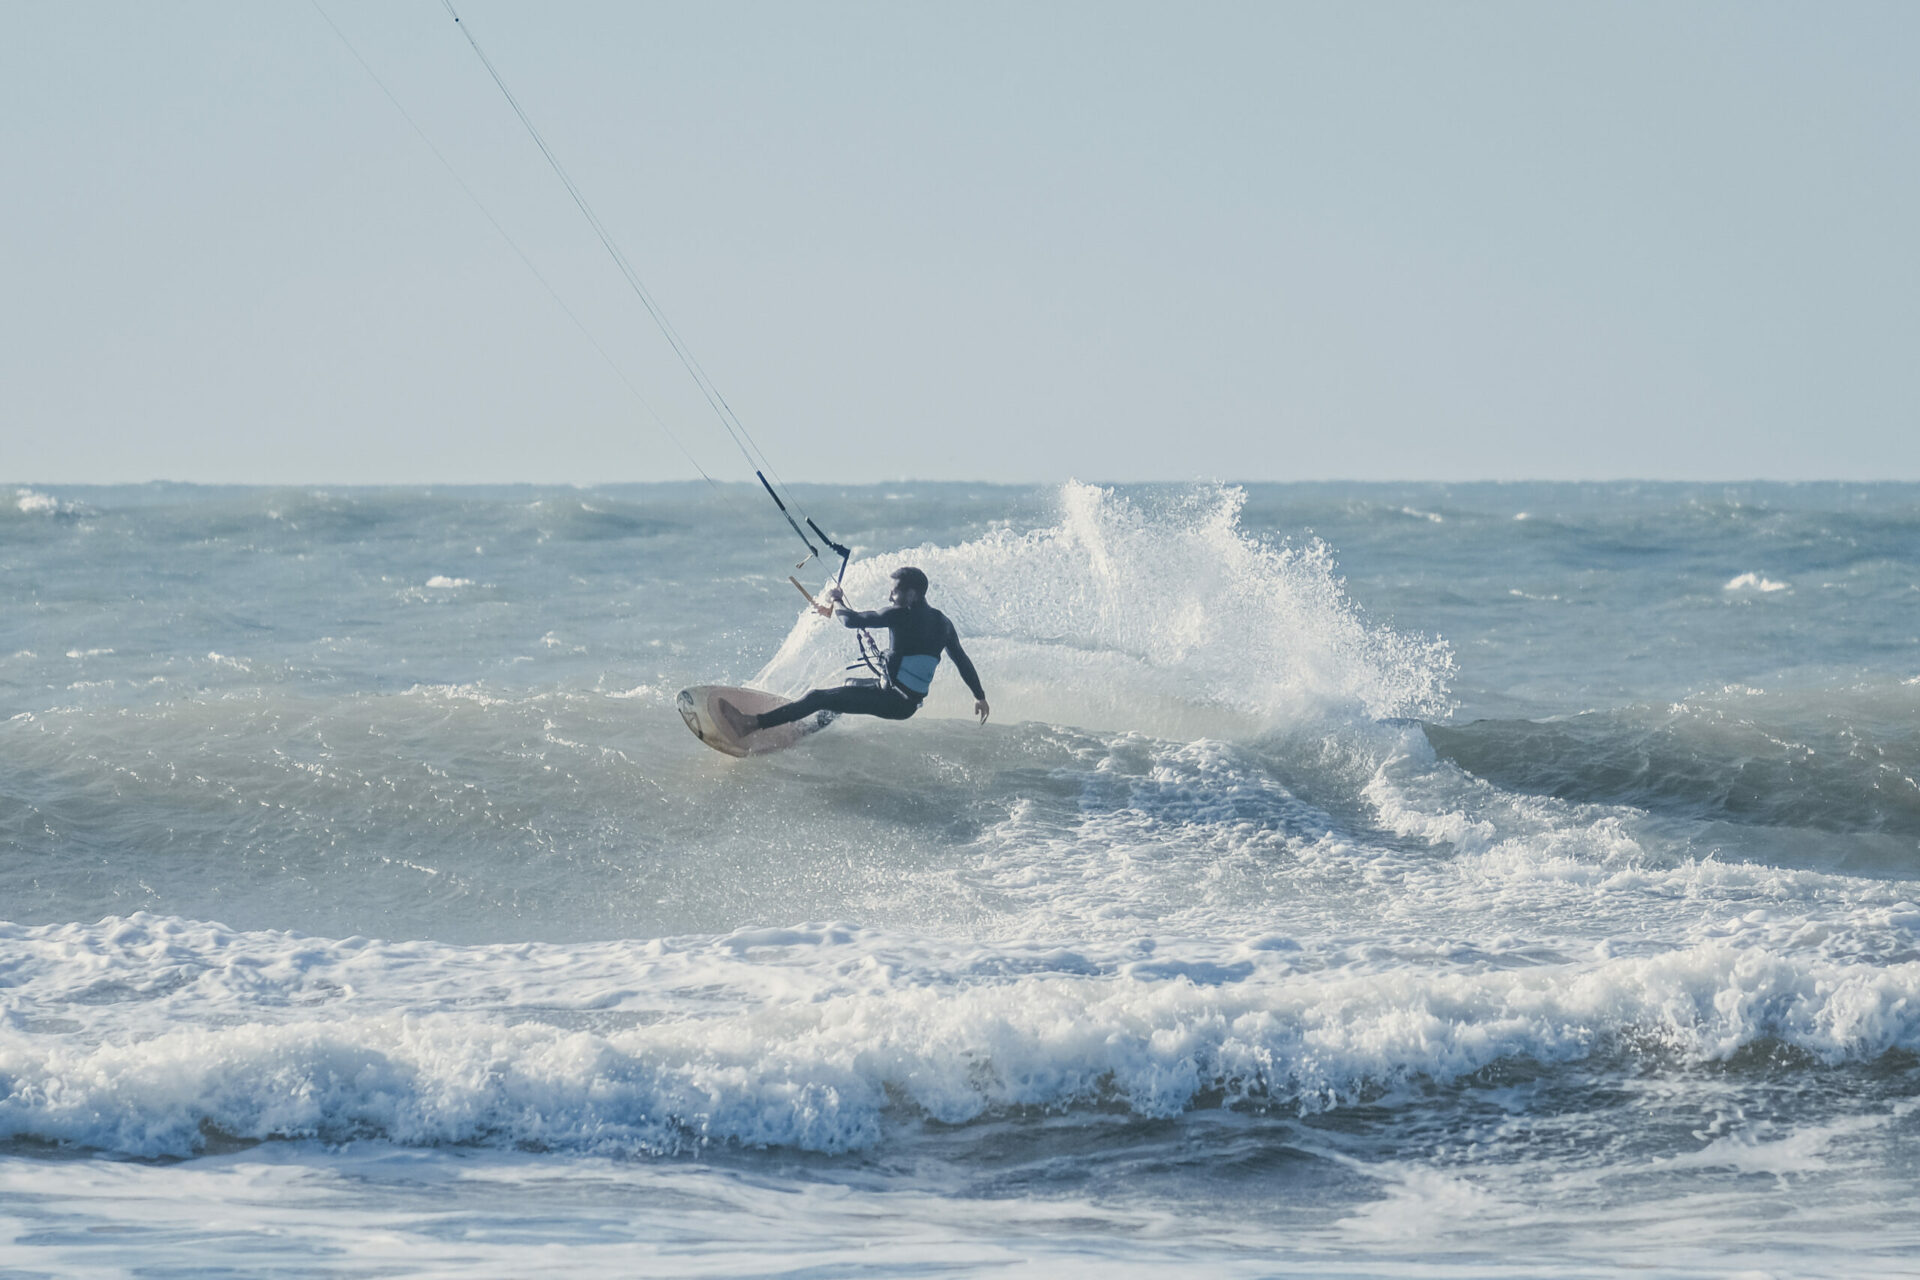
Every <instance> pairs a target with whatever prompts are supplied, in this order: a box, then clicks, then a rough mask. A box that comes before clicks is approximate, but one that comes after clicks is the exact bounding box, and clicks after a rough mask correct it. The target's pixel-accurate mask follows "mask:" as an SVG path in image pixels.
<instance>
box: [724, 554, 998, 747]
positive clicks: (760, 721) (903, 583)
mask: <svg viewBox="0 0 1920 1280" xmlns="http://www.w3.org/2000/svg"><path fill="white" fill-rule="evenodd" d="M827 599H828V601H830V602H831V603H832V604H833V605H834V614H835V615H836V616H837V617H838V618H839V619H840V621H841V622H842V623H843V624H844V625H846V626H848V627H860V628H865V629H868V630H877V629H879V628H881V627H885V628H886V629H887V630H888V632H890V633H891V636H892V643H891V644H890V645H889V646H888V654H887V669H886V679H885V681H884V682H883V683H881V684H879V685H877V686H876V685H871V684H868V685H845V686H842V687H840V688H838V689H815V690H813V691H812V692H811V693H809V694H807V696H806V697H804V698H801V699H800V700H799V701H798V702H789V703H788V704H786V705H785V706H783V707H776V708H774V709H773V710H772V711H767V712H763V713H761V714H760V715H757V716H756V715H748V714H746V713H745V712H743V711H741V710H740V709H739V708H738V707H736V706H734V705H733V704H732V703H731V702H728V701H727V700H726V699H725V698H721V699H718V700H717V701H716V702H715V704H714V709H715V711H716V713H717V714H718V716H719V718H720V720H721V721H722V722H723V723H724V724H725V726H726V729H727V731H728V732H730V733H732V734H733V735H734V736H735V737H737V738H744V737H746V736H747V735H748V734H750V733H755V732H758V731H759V730H761V729H771V728H773V727H774V726H775V725H782V724H790V723H792V722H793V721H795V720H802V719H805V718H806V717H807V716H810V715H812V714H813V713H814V712H816V711H836V712H839V713H841V714H843V715H855V716H879V717H880V718H881V719H883V720H905V719H908V718H909V717H911V716H912V715H913V713H914V712H916V711H918V710H919V709H920V704H921V703H922V702H924V701H925V700H926V697H927V690H928V689H929V688H931V687H932V685H933V674H934V672H935V671H936V670H937V669H938V668H939V666H940V655H941V654H943V653H944V654H946V655H948V656H950V657H951V658H952V659H953V665H954V668H955V669H956V670H958V671H959V672H960V678H961V679H962V680H965V681H966V682H967V688H968V689H970V690H971V691H972V692H973V711H974V714H975V715H977V716H979V717H980V723H981V724H985V723H986V722H987V712H988V708H987V693H986V690H985V689H983V688H981V687H980V675H979V673H978V672H977V671H975V670H974V669H973V660H972V659H971V658H969V657H967V651H966V650H965V649H962V648H961V647H960V636H959V633H958V632H956V631H955V630H954V629H953V623H952V622H950V621H948V620H947V615H946V614H944V613H942V612H940V611H939V610H938V609H936V608H934V607H933V606H932V605H930V604H928V603H927V575H926V574H924V573H922V572H921V571H920V570H918V569H914V568H911V567H908V568H901V569H895V570H894V571H893V592H892V594H891V595H890V596H889V597H888V599H889V600H891V601H892V607H891V608H887V609H877V610H874V611H873V612H870V613H863V612H861V611H860V610H858V609H849V608H847V606H846V601H845V599H844V598H843V597H842V595H841V593H840V588H838V587H835V588H833V589H832V590H831V591H829V592H827Z"/></svg>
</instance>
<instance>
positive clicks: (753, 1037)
mask: <svg viewBox="0 0 1920 1280" xmlns="http://www.w3.org/2000/svg"><path fill="white" fill-rule="evenodd" d="M89 940H90V941H91V944H92V946H93V948H94V949H95V951H96V953H97V955H96V964H100V963H105V964H107V965H108V967H110V968H115V969H119V970H121V974H120V976H121V977H122V978H123V979H133V980H132V981H129V982H127V985H128V986H130V987H133V988H139V987H142V986H144V987H145V988H146V989H145V991H144V992H143V993H142V995H141V997H140V998H132V999H129V1000H125V1001H121V1002H118V1003H117V1004H116V1003H113V1002H110V1003H109V1004H108V1005H106V1006H102V1005H99V1004H91V1005H88V1006H86V1007H84V1008H82V1007H77V1006H68V1008H67V1011H68V1012H69V1013H72V1014H76V1015H83V1016H86V1017H87V1018H88V1019H89V1020H90V1024H91V1025H90V1028H89V1030H88V1031H87V1032H86V1033H84V1034H83V1033H81V1032H78V1031H74V1030H72V1029H70V1028H69V1029H65V1030H63V1029H61V1026H60V1025H58V1024H56V1023H55V1022H54V1021H53V1020H52V1019H49V1018H45V1017H42V1018H39V1019H37V1020H36V1019H27V1018H23V1017H21V1016H18V1015H15V1016H11V1017H9V1019H8V1020H7V1021H6V1022H4V1023H0V1137H30V1138H36V1139H40V1140H48V1141H58V1142H65V1143H72V1144H77V1145H83V1146H89V1147H97V1148H104V1149H107V1150H112V1151H118V1152H125V1153H130V1154H139V1155H166V1154H174V1155H179V1154H188V1153H191V1152H192V1151H195V1150H198V1149H200V1147H201V1146H202V1144H203V1143H204V1142H205V1140H206V1135H207V1134H209V1133H220V1134H225V1135H229V1136H232V1137H240V1138H249V1139H263V1138H273V1137H317V1138H323V1139H328V1140H335V1141H338V1140H344V1139H347V1138H353V1137H378V1138H382V1139H386V1140H389V1141H393V1142H397V1143H403V1144H425V1145H433V1144H442V1143H460V1142H481V1143H488V1144H496V1145H503V1146H536V1147H542V1148H559V1149H567V1150H589V1151H613V1152H661V1151H674V1150H680V1149H684V1148H686V1147H689V1146H697V1145H700V1144H703V1143H707V1142H727V1143H737V1144H741V1145H746V1146H784V1147H793V1148H798V1149H804V1150H812V1151H826V1152H836V1151H846V1150H852V1149H857V1148H863V1147H869V1146H872V1145H874V1144H875V1143H877V1142H878V1141H880V1140H881V1138H882V1137H883V1134H884V1130H885V1129H886V1127H887V1126H888V1125H889V1124H890V1123H895V1122H898V1121H902V1120H911V1119H913V1118H916V1117H924V1118H928V1119H932V1120H935V1121H939V1122H942V1123H947V1124H961V1123H966V1122H969V1121H972V1120H976V1119H979V1118H982V1117H986V1116H993V1115H1000V1114H1009V1113H1013V1112H1017V1111H1019V1110H1022V1109H1026V1108H1035V1107H1038V1108H1046V1109H1051V1110H1073V1109H1081V1108H1108V1107H1121V1108H1124V1109H1125V1110H1127V1111H1128V1112H1130V1113H1132V1114H1135V1115H1138V1116H1142V1117H1169V1116H1174V1115H1177V1114H1179V1113H1181V1112H1183V1111H1185V1110H1187V1109H1190V1108H1192V1107H1195V1106H1201V1105H1211V1104H1212V1103H1213V1102H1217V1101H1221V1100H1225V1101H1227V1102H1236V1101H1237V1102H1242V1103H1247V1104H1251V1105H1256V1106H1279V1107H1282V1108H1287V1109H1296V1110H1300V1111H1315V1110H1320V1109H1324V1108H1327V1107H1332V1106H1339V1105H1344V1104H1348V1103H1353V1102H1359V1101H1381V1100H1384V1101H1387V1102H1389V1103H1391V1102H1392V1100H1393V1098H1394V1097H1395V1096H1396V1094H1397V1091H1398V1090H1399V1089H1401V1088H1402V1087H1403V1086H1408V1085H1413V1084H1417V1083H1418V1082H1422V1081H1425V1082H1434V1083H1440V1084H1447V1083H1450V1082H1456V1081H1459V1080H1461V1079H1463V1078H1465V1077H1470V1076H1472V1075H1473V1074H1474V1073H1476V1072H1479V1071H1481V1070H1484V1069H1485V1068H1487V1067H1490V1066H1492V1065H1493V1064H1495V1063H1497V1062H1500V1061H1503V1060H1530V1061H1534V1062H1538V1063H1542V1064H1548V1065H1551V1064H1555V1063H1567V1062H1576V1061H1580V1060H1583V1059H1586V1058H1589V1057H1591V1056H1592V1055H1595V1054H1597V1053H1609V1052H1618V1051H1622V1050H1624V1051H1628V1052H1638V1053H1650V1054H1653V1055H1656V1056H1677V1057H1679V1058H1682V1059H1689V1060H1725V1059H1727V1058H1730V1057H1733V1056H1735V1055H1737V1054H1739V1053H1741V1052H1742V1051H1743V1050H1747V1049H1750V1048H1753V1047H1755V1046H1763V1045H1768V1044H1777V1045H1784V1046H1787V1047H1790V1048H1792V1049H1794V1050H1797V1051H1799V1052H1800V1053H1802V1054H1805V1055H1809V1056H1811V1057H1813V1058H1817V1059H1820V1060H1823V1061H1827V1062H1841V1061H1863V1060H1872V1059H1875V1058H1877V1057H1879V1056H1881V1055H1883V1054H1885V1053H1887V1052H1889V1051H1893V1050H1904V1051H1907V1052H1911V1051H1913V1050H1914V1049H1915V1048H1916V1047H1920V962H1909V963H1904V964H1893V965H1885V966H1875V965H1868V964H1858V963H1846V962H1837V961H1834V960H1829V959H1823V958H1817V957H1812V956H1808V955H1805V954H1802V953H1795V952H1792V951H1790V950H1783V949H1779V948H1776V947H1772V946H1768V945H1742V944H1740V943H1738V942H1735V941H1732V940H1724V939H1723V940H1713V941H1706V942H1702V943H1699V944H1697V945H1694V946H1690V947H1683V948H1677V949H1674V950H1671V951H1667V952H1663V953H1661V954H1657V955H1651V956H1637V957H1626V958H1602V959H1596V960H1592V961H1587V962H1583V963H1577V964H1576V963H1563V964H1541V965H1532V966H1527V967H1523V968H1519V969H1495V970H1462V969H1434V968H1408V967H1404V966H1402V967H1397V968H1395V969H1392V970H1388V971H1382V972H1375V973H1354V972H1352V971H1351V970H1347V969H1341V970H1333V971H1322V972H1303V971H1301V970H1299V969H1298V968H1297V967H1296V965H1295V963H1294V961H1293V960H1292V959H1291V958H1290V953H1289V952H1288V951H1286V950H1285V949H1275V948H1274V947H1272V946H1271V945H1270V944H1269V943H1268V942H1266V941H1264V940H1254V941H1252V942H1249V943H1247V944H1246V945H1245V946H1244V948H1242V949H1241V952H1240V959H1239V961H1238V963H1236V964H1233V965H1229V966H1194V965H1187V966H1179V965H1171V966H1170V965H1169V964H1168V963H1166V960H1167V959H1169V958H1168V957H1164V956H1163V957H1162V958H1161V960H1160V962H1158V963H1154V964H1150V965H1123V966H1118V967H1109V966H1094V968H1093V971H1079V972H1075V971H1070V970H1069V969H1066V968H1062V967H1060V966H1057V965H1056V966H1048V967H1046V968H1043V969H1041V970H1040V971H1036V972H1025V973H1007V972H1005V971H1004V970H1003V971H1002V973H1001V974H1000V976H994V977H982V976H980V974H981V971H982V960H983V957H982V956H981V955H979V954H977V953H976V954H973V955H971V956H969V957H968V958H967V959H966V960H965V961H964V962H963V963H961V964H959V966H958V967H955V966H954V964H953V963H952V960H951V958H950V959H949V960H947V961H941V960H939V959H938V958H936V957H932V956H928V955H924V954H923V955H921V956H920V957H919V958H918V959H917V960H910V959H907V958H905V957H903V956H902V955H901V954H897V953H893V952H890V951H889V949H888V947H889V944H888V940H887V939H885V938H883V937H878V936H875V935H868V934H860V933H858V932H852V931H848V930H845V929H835V928H818V927H812V928H795V929H785V930H762V931H757V932H753V933H748V934H740V935H734V936H732V937H727V938H719V939H711V940H707V941H705V942H700V943H693V942H692V940H688V944H687V945H684V946H681V947H679V948H678V949H675V948H663V947H660V946H657V945H656V946H652V947H648V948H645V949H644V950H643V951H642V952H640V953H637V954H631V955H630V957H629V958H631V959H633V960H635V961H636V962H637V967H638V969H640V970H642V971H648V970H657V971H655V972H653V974H652V976H651V977H650V978H645V979H644V980H643V981H640V982H638V983H637V984H636V985H635V989H634V990H633V991H632V993H631V996H630V998H631V999H632V1000H636V1001H640V1002H643V1003H644V1002H645V1001H646V1000H647V999H648V997H647V995H646V992H645V991H644V990H642V988H652V987H653V986H654V985H655V984H656V983H659V982H663V981H667V980H669V978H671V979H672V980H673V982H674V985H682V984H691V986H693V987H695V988H698V989H701V990H714V989H723V988H724V989H728V990H730V991H731V992H732V993H733V997H734V998H730V999H727V1000H724V1001H721V1002H719V1003H717V1004H716V1003H704V1002H703V1003H702V1004H700V1005H699V1006H697V1011H696V1006H694V1005H690V1004H684V1003H683V1004H681V1005H679V1006H678V1008H677V1011H676V1012H674V1013H672V1014H669V1015H667V1016H659V1014H658V1013H655V1014H653V1015H647V1014H646V1013H645V1011H644V1010H643V1009H640V1008H634V1009H631V1010H623V1009H621V1008H610V1009H603V1010H599V1011H593V1010H574V1011H572V1012H569V1013H566V1014H561V1013H558V1012H556V1011H555V1010H554V1009H553V1008H552V1007H551V1006H550V1005H548V1004H546V1003H545V999H546V996H545V995H543V994H541V993H542V991H550V990H551V989H553V988H554V986H555V984H556V982H557V978H558V977H559V975H556V974H555V973H554V972H553V970H554V967H555V962H556V961H562V962H564V960H565V956H564V953H561V952H559V951H555V950H551V949H542V950H538V951H529V950H527V949H524V948H480V949H471V948H452V947H444V946H435V945H431V944H400V945H397V946H396V945H392V944H372V943H367V942H365V941H364V940H348V941H346V942H341V943H324V942H320V941H317V940H311V939H299V938H294V937H288V936H285V935H232V934H228V933H225V932H224V931H219V930H217V929H214V930H210V931H208V930H202V931H198V932H196V931H193V930H182V929H155V928H152V927H151V925H150V924H145V925H143V924H139V923H138V922H136V923H135V925H134V926H133V927H132V928H129V927H127V926H126V925H124V924H121V925H115V926H112V927H110V928H109V929H107V930H106V931H105V932H100V931H95V932H94V933H93V934H92V935H86V934H80V933H75V932H73V931H70V930H69V931H65V932H62V933H59V934H57V935H56V934H55V933H54V932H52V931H31V932H29V933H27V934H25V935H24V936H21V935H18V934H16V937H15V938H14V940H13V941H14V942H16V943H17V942H20V941H28V942H32V943H35V944H37V946H38V948H39V951H38V953H37V956H36V955H35V954H34V953H33V952H32V951H31V950H29V951H27V952H16V953H15V954H13V955H12V957H11V959H12V961H13V962H14V963H13V965H12V967H13V968H15V969H16V970H21V971H31V970H33V969H35V968H37V967H39V966H38V964H36V960H37V961H38V962H39V963H45V962H47V961H49V960H51V959H52V957H53V954H54V952H55V951H71V950H72V949H73V948H74V947H75V946H76V945H78V944H81V943H83V942H87V941H89ZM9 950H12V948H9ZM229 950H232V951H235V952H237V954H234V955H225V954H223V953H225V952H227V951H229ZM283 952H291V953H292V954H286V955H282V953H283ZM249 956H251V957H252V958H253V960H252V963H241V962H242V961H244V960H246V959H247V957H249ZM276 956H278V957H280V959H281V960H283V961H284V963H274V960H275V957H276ZM0 958H6V957H0ZM612 958H613V957H612V956H611V955H610V954H609V955H602V956H597V957H590V958H587V960H586V963H587V966H588V967H589V968H593V967H598V966H602V965H604V964H605V963H606V962H607V961H609V960H610V959H612ZM1006 958H1008V959H1013V958H1017V957H1015V956H1013V955H1012V954H1011V953H1009V955H1008V957H1006ZM1026 958H1027V959H1028V960H1034V959H1037V958H1038V957H1037V956H1033V955H1029V956H1027V957H1026ZM183 967H184V968H186V969H193V968H201V969H203V970H204V971H205V972H206V973H207V974H209V975H211V976H212V977H213V978H214V980H215V981H216V982H218V983H231V982H235V981H238V980H240V973H239V971H240V970H242V969H245V970H249V971H250V972H249V974H248V976H246V977H245V979H244V984H245V985H244V986H243V987H241V986H236V987H233V988H231V990H230V994H229V996H228V998H227V999H226V1000H225V1001H224V1003H225V1006H226V1007H225V1011H224V1013H223V1015H222V1016H221V1017H219V1018H218V1019H207V1020H202V1021H196V1022H194V1023H191V1024H188V1025H184V1026H183V1025H181V1023H180V1022H179V1021H178V1020H176V1019H173V1018H153V1019H149V1018H148V1015H147V1014H144V1013H143V1006H144V1005H145V1004H146V1003H147V1001H148V1000H152V1001H157V1002H158V1003H159V1005H161V1006H163V1007H164V1006H168V1005H171V1004H173V1003H174V1002H175V1000H176V998H177V997H176V995H175V993H174V992H173V991H172V990H170V989H166V988H167V986H168V984H167V983H166V982H165V981H161V979H164V978H168V977H174V978H176V979H183V978H184V976H183V975H182V974H181V970H182V968H183ZM142 971H144V972H145V974H146V977H147V978H148V979H150V981H148V982H146V983H142V982H140V981H138V980H137V979H136V978H135V975H136V974H137V973H139V972H142ZM611 971H612V970H609V972H611ZM1196 973H1197V974H1198V976H1195V975H1196ZM383 974H384V977H385V978H386V981H385V982H378V981H376V980H377V979H379V978H381V977H382V976H383ZM456 974H457V975H458V977H459V981H457V982H455V983H453V984H451V985H450V986H446V988H445V989H444V990H443V991H442V992H441V995H440V997H439V998H436V999H430V998H427V993H428V992H429V991H430V990H432V989H434V988H436V987H442V986H443V985H444V984H445V980H446V978H448V977H449V976H454V975H456ZM100 976H101V975H100V974H99V973H98V972H96V973H95V974H94V975H93V977H94V978H95V979H96V980H97V979H98V977H100ZM566 976H567V977H568V978H569V979H570V983H569V984H567V985H573V986H575V987H576V988H577V987H578V985H579V983H580V980H581V979H583V978H584V977H585V976H586V975H585V973H584V971H583V972H575V973H573V974H571V975H566ZM603 976H604V975H603ZM184 980H185V981H187V982H188V983H189V984H192V983H194V982H197V981H198V980H197V979H191V978H184ZM523 984H526V985H527V987H528V989H527V990H526V991H525V992H524V993H523V998H522V999H521V1000H518V1001H513V1002H511V1003H510V1004H509V1005H507V1006H505V1007H496V1008H492V1009H486V1008H475V1007H474V1005H473V1002H472V1000H471V998H470V997H471V995H472V993H473V991H474V990H475V989H476V988H478V989H485V990H488V991H490V992H495V993H507V992H512V991H514V990H516V989H517V988H520V987H521V986H522V985H523ZM357 986H358V987H368V986H375V987H379V988H381V989H384V990H387V991H388V992H389V993H391V994H393V995H398V994H399V989H400V988H405V987H412V988H414V989H413V990H412V992H411V993H410V996H409V997H408V998H407V999H406V1001H405V1003H404V1004H401V1005H398V1006H397V1007H386V1008H382V1007H378V1006H379V1003H380V1002H379V1001H377V1000H375V1001H368V1000H366V999H365V998H362V997H356V996H355V995H354V994H353V993H352V989H353V988H354V987H357ZM755 988H757V989H758V992H757V995H755V996H754V997H753V998H746V997H747V995H748V992H749V991H752V990H754V989H755ZM319 989H331V990H332V991H333V992H334V993H335V995H334V1003H333V1006H332V1010H331V1012H324V1011H319V1010H316V1008H315V1007H314V1006H311V1005H308V1004H305V1003H300V1004H290V1003H288V1002H286V1001H285V1000H284V999H283V998H282V997H283V996H284V995H286V994H291V993H292V992H293V991H295V990H301V991H314V990H319ZM92 998H93V999H96V1000H97V999H98V998H99V997H98V996H97V995H96V996H94V997H92ZM627 998H628V997H621V996H620V995H619V994H618V993H614V995H613V999H612V1003H614V1004H616V1005H623V1004H624V1003H626V999H627ZM34 1003H35V1004H36V1005H37V1006H38V1007H39V1008H40V1009H41V1010H42V1011H43V1012H44V1013H46V1014H52V1013H53V1012H54V1010H53V1007H52V1005H51V1003H43V1002H40V1001H36V1002H34ZM156 1012H157V1010H156Z"/></svg>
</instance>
